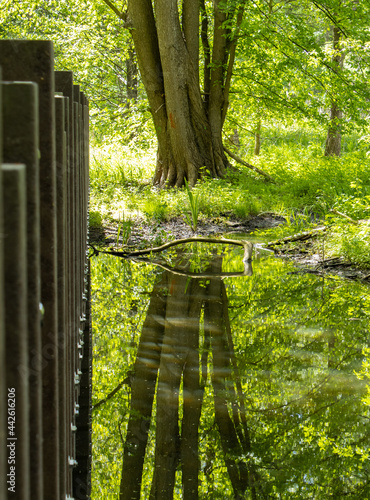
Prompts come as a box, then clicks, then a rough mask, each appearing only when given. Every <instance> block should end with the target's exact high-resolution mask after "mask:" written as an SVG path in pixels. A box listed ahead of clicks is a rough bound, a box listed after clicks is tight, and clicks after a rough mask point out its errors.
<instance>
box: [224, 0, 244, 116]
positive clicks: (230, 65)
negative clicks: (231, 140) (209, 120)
mask: <svg viewBox="0 0 370 500" xmlns="http://www.w3.org/2000/svg"><path fill="white" fill-rule="evenodd" d="M245 3H246V0H244V2H243V3H242V4H241V5H239V7H238V13H237V16H236V28H235V33H234V35H233V38H232V41H231V45H230V52H229V63H228V66H227V71H226V77H225V85H224V104H223V108H222V123H224V121H225V118H226V114H227V109H228V107H229V93H230V85H231V78H232V75H233V67H234V62H235V53H236V46H237V44H238V35H239V31H240V26H241V24H242V21H243V15H244V7H245Z"/></svg>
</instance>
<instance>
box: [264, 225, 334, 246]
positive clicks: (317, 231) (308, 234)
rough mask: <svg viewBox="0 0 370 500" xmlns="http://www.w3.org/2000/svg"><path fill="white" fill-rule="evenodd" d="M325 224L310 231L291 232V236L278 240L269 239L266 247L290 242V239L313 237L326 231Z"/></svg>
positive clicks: (300, 239)
mask: <svg viewBox="0 0 370 500" xmlns="http://www.w3.org/2000/svg"><path fill="white" fill-rule="evenodd" d="M327 229H328V227H327V226H320V227H318V228H316V229H313V230H312V231H304V232H303V233H297V234H293V235H292V236H287V237H286V238H281V239H280V240H275V241H270V242H269V243H267V245H266V247H267V248H273V247H275V246H278V245H284V244H285V243H290V242H291V241H305V240H308V239H310V238H314V237H315V236H317V235H318V234H320V233H322V232H324V231H326V230H327Z"/></svg>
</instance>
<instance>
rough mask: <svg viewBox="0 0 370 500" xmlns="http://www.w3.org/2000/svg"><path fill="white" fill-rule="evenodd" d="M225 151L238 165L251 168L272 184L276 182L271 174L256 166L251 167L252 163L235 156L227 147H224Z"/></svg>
mask: <svg viewBox="0 0 370 500" xmlns="http://www.w3.org/2000/svg"><path fill="white" fill-rule="evenodd" d="M224 151H225V153H227V154H228V155H229V156H230V157H231V158H232V159H233V160H235V161H236V162H237V163H240V164H241V165H244V166H245V167H247V168H250V169H251V170H253V171H254V172H257V174H260V175H263V177H265V178H266V179H267V180H269V181H270V182H275V180H274V178H273V177H271V175H270V174H267V173H266V172H264V171H263V170H261V169H259V168H258V167H255V166H254V165H251V164H250V163H247V162H246V161H244V160H242V159H241V158H240V157H239V156H238V155H236V154H234V153H233V152H232V151H230V150H229V149H227V148H226V147H225V146H224Z"/></svg>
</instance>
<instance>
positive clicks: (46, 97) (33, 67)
mask: <svg viewBox="0 0 370 500" xmlns="http://www.w3.org/2000/svg"><path fill="white" fill-rule="evenodd" d="M0 66H2V70H3V80H7V81H32V82H35V83H37V84H38V87H39V140H40V214H41V302H42V304H43V306H44V310H45V314H44V318H43V326H42V356H43V369H42V380H43V391H42V416H43V432H44V436H46V438H45V439H44V440H43V473H42V477H43V485H44V498H47V499H55V500H57V499H59V491H60V488H59V451H58V445H59V432H58V429H59V410H58V328H57V239H56V169H55V137H54V134H55V111H54V109H55V108H54V59H53V45H52V43H51V42H49V41H40V40H32V41H28V40H16V41H14V40H0Z"/></svg>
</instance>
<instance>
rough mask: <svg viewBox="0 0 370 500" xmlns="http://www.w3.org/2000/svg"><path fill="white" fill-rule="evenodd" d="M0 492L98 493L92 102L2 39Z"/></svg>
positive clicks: (19, 45)
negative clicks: (94, 479)
mask: <svg viewBox="0 0 370 500" xmlns="http://www.w3.org/2000/svg"><path fill="white" fill-rule="evenodd" d="M0 68H1V69H0V71H1V73H0V165H1V169H0V408H1V412H0V438H1V443H0V445H1V446H0V498H1V499H3V498H4V499H6V498H8V499H20V500H31V499H35V500H36V499H37V500H67V499H72V498H75V499H87V498H90V489H91V486H90V484H91V480H90V477H91V472H90V471H91V374H92V365H91V359H92V356H91V324H90V303H89V267H88V256H87V238H88V224H87V221H88V185H89V179H88V168H89V131H88V130H89V119H88V102H87V99H86V97H85V95H84V94H83V93H82V92H80V89H79V86H78V85H74V84H73V75H72V73H71V72H69V71H56V72H55V71H54V60H53V45H52V43H51V42H49V41H25V40H22V41H18V40H17V41H14V40H0Z"/></svg>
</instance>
